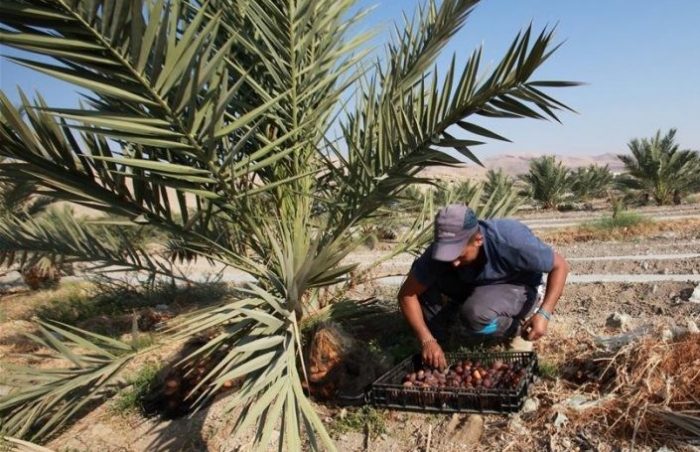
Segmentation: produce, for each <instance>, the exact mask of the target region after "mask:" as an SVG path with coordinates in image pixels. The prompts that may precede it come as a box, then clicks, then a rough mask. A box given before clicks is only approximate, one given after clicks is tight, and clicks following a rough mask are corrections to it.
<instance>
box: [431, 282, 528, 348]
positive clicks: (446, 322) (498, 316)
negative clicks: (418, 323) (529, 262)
mask: <svg viewBox="0 0 700 452" xmlns="http://www.w3.org/2000/svg"><path fill="white" fill-rule="evenodd" d="M418 299H419V300H420V304H421V309H422V310H423V318H424V319H425V322H426V324H427V325H428V328H429V329H430V332H431V333H432V334H433V336H434V337H435V338H436V339H437V340H438V341H444V340H445V339H446V338H447V334H448V328H449V326H450V324H451V323H452V322H453V321H454V320H456V319H459V320H460V321H461V327H462V331H464V332H465V333H467V334H468V335H472V336H477V337H479V336H481V337H493V338H505V337H512V336H515V335H516V334H517V332H518V327H519V326H520V321H521V320H522V319H523V318H525V317H526V316H527V315H528V314H529V313H530V312H531V311H532V310H533V308H534V307H535V302H536V301H537V289H536V288H534V287H531V286H526V285H519V284H493V285H488V286H478V287H473V288H472V289H470V291H469V292H468V294H467V296H466V298H465V299H464V300H452V299H450V298H447V297H445V296H444V295H442V294H441V293H440V292H439V291H438V289H437V287H430V288H428V290H426V291H425V292H424V293H422V294H421V295H420V296H419V297H418Z"/></svg>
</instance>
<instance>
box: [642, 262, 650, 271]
mask: <svg viewBox="0 0 700 452" xmlns="http://www.w3.org/2000/svg"><path fill="white" fill-rule="evenodd" d="M642 270H649V262H647V261H644V262H642Z"/></svg>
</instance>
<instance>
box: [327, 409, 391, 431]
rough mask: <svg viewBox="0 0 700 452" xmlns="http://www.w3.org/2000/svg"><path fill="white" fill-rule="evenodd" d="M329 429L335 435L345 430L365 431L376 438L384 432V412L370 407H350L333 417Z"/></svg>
mask: <svg viewBox="0 0 700 452" xmlns="http://www.w3.org/2000/svg"><path fill="white" fill-rule="evenodd" d="M330 431H331V432H332V434H333V436H335V437H338V436H340V435H342V434H343V433H347V432H361V433H365V432H367V433H368V434H369V436H370V438H376V437H377V436H379V435H381V434H382V433H385V432H386V421H385V419H384V414H383V413H382V412H381V411H379V410H376V409H374V408H372V407H369V406H363V407H362V408H357V409H352V408H351V409H347V411H341V414H340V415H338V416H336V417H335V418H334V419H333V423H332V424H331V426H330Z"/></svg>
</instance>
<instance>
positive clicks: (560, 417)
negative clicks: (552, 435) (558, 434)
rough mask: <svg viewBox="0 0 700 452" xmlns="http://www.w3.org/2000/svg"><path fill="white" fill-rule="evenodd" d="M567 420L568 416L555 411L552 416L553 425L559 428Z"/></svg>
mask: <svg viewBox="0 0 700 452" xmlns="http://www.w3.org/2000/svg"><path fill="white" fill-rule="evenodd" d="M567 422H569V418H568V417H566V416H565V415H564V414H563V413H560V412H558V411H557V414H556V415H555V416H554V427H556V428H559V427H561V426H562V425H564V424H566V423H567Z"/></svg>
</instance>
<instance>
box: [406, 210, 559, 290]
mask: <svg viewBox="0 0 700 452" xmlns="http://www.w3.org/2000/svg"><path fill="white" fill-rule="evenodd" d="M479 229H480V231H481V233H482V235H483V236H484V244H483V248H482V252H481V253H480V258H479V260H478V261H477V262H476V263H475V264H474V265H462V266H460V267H454V266H453V265H452V263H451V262H440V261H436V260H434V259H433V258H432V255H433V246H432V245H431V246H429V247H428V249H426V250H425V251H424V252H423V254H422V255H421V256H420V257H419V258H417V259H416V260H415V262H413V266H412V267H411V273H413V276H414V277H415V278H416V279H417V280H418V282H419V283H421V284H422V285H424V286H427V287H430V286H433V285H435V284H437V286H438V289H439V291H440V292H441V293H443V294H445V295H447V296H448V297H450V298H452V299H456V300H460V299H463V298H464V297H465V296H466V295H467V293H468V291H469V289H470V288H471V287H473V286H485V285H489V284H522V285H527V286H531V287H537V286H538V285H539V284H540V283H541V282H542V273H548V272H550V271H551V270H552V267H553V266H554V251H553V250H552V248H551V247H549V246H548V245H545V244H544V243H542V241H540V239H538V238H537V237H536V236H535V235H534V234H533V233H532V231H530V229H529V228H528V227H527V226H525V225H524V224H522V223H520V222H519V221H515V220H504V219H499V220H485V221H479Z"/></svg>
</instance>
